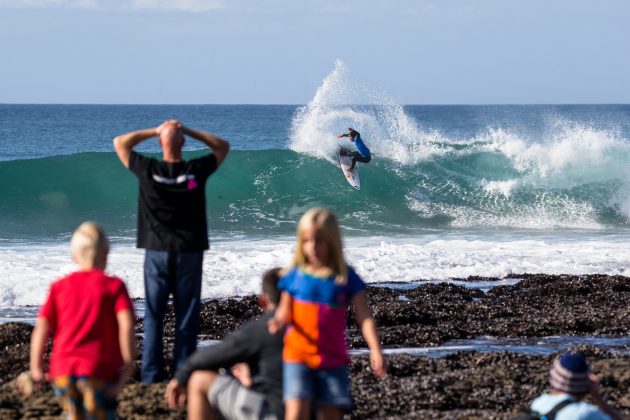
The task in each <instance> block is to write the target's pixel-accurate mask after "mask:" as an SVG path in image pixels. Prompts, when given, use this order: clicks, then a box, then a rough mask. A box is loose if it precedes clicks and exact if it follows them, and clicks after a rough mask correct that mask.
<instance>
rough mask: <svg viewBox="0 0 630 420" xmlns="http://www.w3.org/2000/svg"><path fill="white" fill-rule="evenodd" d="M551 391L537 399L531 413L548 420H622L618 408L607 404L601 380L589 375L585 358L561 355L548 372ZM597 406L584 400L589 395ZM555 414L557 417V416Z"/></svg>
mask: <svg viewBox="0 0 630 420" xmlns="http://www.w3.org/2000/svg"><path fill="white" fill-rule="evenodd" d="M549 388H550V389H549V392H547V393H545V394H543V395H541V396H539V397H538V398H536V399H535V400H534V401H533V402H532V404H531V406H530V409H531V411H532V413H534V414H536V415H538V416H540V417H541V418H547V419H549V420H552V419H554V418H555V419H556V420H609V419H612V420H618V419H619V420H620V419H622V417H621V415H619V414H618V413H617V412H616V411H615V409H613V408H612V407H611V406H610V405H608V404H607V403H606V401H604V399H603V397H602V395H601V393H600V391H599V381H598V380H597V377H596V376H595V375H593V374H592V373H591V372H590V369H589V366H588V363H587V362H586V359H585V358H584V355H583V354H582V353H579V352H575V353H572V352H567V353H564V354H562V355H560V356H558V357H557V358H556V359H555V360H554V362H553V364H552V365H551V369H550V371H549ZM589 394H590V396H591V400H592V401H593V403H595V405H593V404H589V403H587V402H585V401H583V399H584V397H586V396H587V395H589ZM554 414H555V417H554Z"/></svg>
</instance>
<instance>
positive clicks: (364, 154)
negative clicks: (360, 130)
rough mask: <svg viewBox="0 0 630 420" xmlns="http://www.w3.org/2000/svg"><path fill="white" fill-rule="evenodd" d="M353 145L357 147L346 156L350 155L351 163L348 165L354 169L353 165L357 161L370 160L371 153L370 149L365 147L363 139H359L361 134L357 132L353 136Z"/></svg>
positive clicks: (365, 161)
mask: <svg viewBox="0 0 630 420" xmlns="http://www.w3.org/2000/svg"><path fill="white" fill-rule="evenodd" d="M354 145H355V147H356V148H357V151H356V152H350V153H348V156H350V157H352V165H351V166H350V170H352V169H354V166H355V165H356V163H357V162H362V163H368V162H369V161H371V160H372V153H371V152H370V149H368V148H367V146H366V145H365V143H363V140H361V135H360V134H357V136H356V137H355V138H354Z"/></svg>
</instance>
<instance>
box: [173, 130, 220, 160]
mask: <svg viewBox="0 0 630 420" xmlns="http://www.w3.org/2000/svg"><path fill="white" fill-rule="evenodd" d="M182 132H183V133H184V134H185V135H187V136H190V137H192V138H194V139H197V140H199V141H200V142H202V143H203V144H205V145H206V146H208V147H209V148H210V149H212V153H214V156H215V157H216V159H217V166H219V165H221V163H223V160H225V157H226V156H227V154H228V152H229V151H230V143H228V142H227V141H226V140H224V139H222V138H221V137H218V136H215V135H214V134H210V133H208V132H206V131H200V130H193V129H191V128H188V127H186V126H184V125H183V126H182Z"/></svg>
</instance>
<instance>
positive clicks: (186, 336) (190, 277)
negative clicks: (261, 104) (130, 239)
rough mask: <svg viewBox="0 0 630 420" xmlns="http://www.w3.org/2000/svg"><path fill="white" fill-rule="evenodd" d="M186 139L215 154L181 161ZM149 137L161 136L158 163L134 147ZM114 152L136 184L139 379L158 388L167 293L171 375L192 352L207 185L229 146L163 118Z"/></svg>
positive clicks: (118, 141) (117, 142) (125, 138)
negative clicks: (141, 295) (171, 316)
mask: <svg viewBox="0 0 630 420" xmlns="http://www.w3.org/2000/svg"><path fill="white" fill-rule="evenodd" d="M185 135H186V136H188V137H192V138H194V139H196V140H198V141H200V142H202V143H204V144H205V145H207V146H208V147H209V148H210V149H211V150H212V153H211V154H206V155H205V156H201V157H199V158H195V159H191V160H184V159H183V158H182V148H183V146H184V142H185V138H184V136H185ZM153 137H158V142H159V144H160V147H161V148H162V160H158V159H154V158H151V157H148V156H143V155H142V154H140V153H137V152H136V151H135V150H134V147H135V146H137V145H138V144H140V143H142V142H143V141H146V140H148V139H151V138H153ZM114 149H115V150H116V154H117V155H118V158H119V159H120V161H121V162H122V164H123V165H124V166H125V167H127V168H129V170H131V172H133V174H134V175H135V176H136V177H137V178H138V182H139V186H140V190H139V197H138V229H137V247H138V248H144V249H145V250H146V251H145V260H144V287H145V298H146V303H145V317H144V332H145V338H144V350H143V354H142V371H141V378H142V381H143V382H144V383H156V382H161V381H163V380H164V379H166V375H165V371H164V354H163V353H164V344H163V341H162V335H163V322H164V315H165V313H166V304H167V302H168V298H169V295H171V294H172V295H173V307H174V310H175V347H174V351H173V352H174V354H173V366H172V371H173V372H175V371H176V369H177V367H178V365H179V363H181V362H182V361H184V360H185V359H186V358H187V357H188V356H189V355H191V354H192V353H193V352H194V351H195V349H196V347H197V334H198V332H199V317H200V309H201V305H200V300H201V274H202V263H203V252H204V251H205V250H207V249H208V248H209V243H208V227H207V220H206V199H205V185H206V180H207V179H208V177H209V176H210V175H211V174H212V173H213V172H214V171H215V170H216V169H217V168H218V167H219V166H220V165H221V164H222V163H223V161H224V159H225V157H226V155H227V154H228V151H229V149H230V145H229V143H228V142H227V141H225V140H223V139H221V138H220V137H218V136H215V135H214V134H211V133H208V132H205V131H200V130H193V129H191V128H189V127H186V126H185V125H184V124H182V123H181V122H180V121H177V120H167V121H165V122H164V123H163V124H161V125H160V126H159V127H156V128H148V129H144V130H139V131H133V132H130V133H127V134H123V135H120V136H118V137H116V138H115V139H114Z"/></svg>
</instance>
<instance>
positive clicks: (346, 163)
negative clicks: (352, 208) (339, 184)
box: [339, 147, 361, 190]
mask: <svg viewBox="0 0 630 420" xmlns="http://www.w3.org/2000/svg"><path fill="white" fill-rule="evenodd" d="M347 152H348V150H347V149H344V148H343V147H341V148H340V149H339V167H340V168H341V172H343V176H344V177H345V178H346V181H348V184H350V186H352V188H354V189H355V190H360V189H361V180H360V179H359V168H358V167H357V165H354V169H353V170H352V171H350V170H349V169H350V166H352V158H351V157H350V156H345V153H347Z"/></svg>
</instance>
